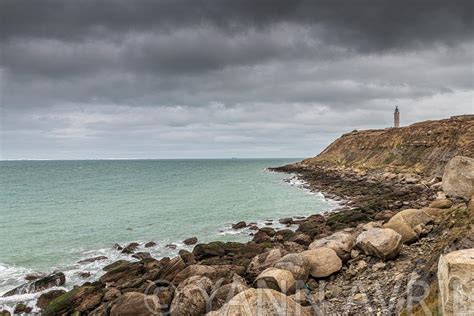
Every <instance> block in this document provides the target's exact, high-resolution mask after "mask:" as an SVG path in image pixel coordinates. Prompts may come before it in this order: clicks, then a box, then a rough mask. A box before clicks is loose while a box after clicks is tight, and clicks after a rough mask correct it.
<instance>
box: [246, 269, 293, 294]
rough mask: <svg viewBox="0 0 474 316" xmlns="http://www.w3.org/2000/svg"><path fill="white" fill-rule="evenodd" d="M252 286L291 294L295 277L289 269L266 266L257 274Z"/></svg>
mask: <svg viewBox="0 0 474 316" xmlns="http://www.w3.org/2000/svg"><path fill="white" fill-rule="evenodd" d="M253 286H254V287H257V288H265V289H272V290H275V291H279V292H282V293H285V294H293V293H294V292H295V279H294V278H293V274H292V273H291V272H290V271H287V270H282V269H277V268H268V269H266V270H265V271H263V272H262V273H260V274H259V275H258V276H257V278H256V279H255V281H254V283H253Z"/></svg>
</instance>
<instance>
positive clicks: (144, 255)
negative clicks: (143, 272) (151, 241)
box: [132, 252, 151, 260]
mask: <svg viewBox="0 0 474 316" xmlns="http://www.w3.org/2000/svg"><path fill="white" fill-rule="evenodd" d="M132 258H135V259H138V260H143V259H148V258H151V255H150V253H149V252H137V253H135V254H133V255H132Z"/></svg>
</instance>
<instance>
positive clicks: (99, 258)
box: [77, 256, 108, 264]
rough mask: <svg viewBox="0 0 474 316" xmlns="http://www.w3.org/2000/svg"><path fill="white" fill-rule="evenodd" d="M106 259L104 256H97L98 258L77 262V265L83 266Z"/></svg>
mask: <svg viewBox="0 0 474 316" xmlns="http://www.w3.org/2000/svg"><path fill="white" fill-rule="evenodd" d="M107 259H108V258H107V257H106V256H98V257H93V258H88V259H84V260H81V261H78V262H77V263H79V264H84V263H91V262H95V261H99V260H107Z"/></svg>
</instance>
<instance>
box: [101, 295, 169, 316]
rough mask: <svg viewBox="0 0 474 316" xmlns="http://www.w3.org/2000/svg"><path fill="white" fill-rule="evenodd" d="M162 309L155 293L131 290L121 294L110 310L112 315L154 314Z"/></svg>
mask: <svg viewBox="0 0 474 316" xmlns="http://www.w3.org/2000/svg"><path fill="white" fill-rule="evenodd" d="M159 311H160V302H159V300H158V297H157V296H155V295H145V294H143V293H138V292H129V293H125V294H123V295H122V296H120V297H119V298H118V299H117V301H116V302H115V303H114V304H113V306H112V308H111V310H110V316H123V315H153V313H158V312H159Z"/></svg>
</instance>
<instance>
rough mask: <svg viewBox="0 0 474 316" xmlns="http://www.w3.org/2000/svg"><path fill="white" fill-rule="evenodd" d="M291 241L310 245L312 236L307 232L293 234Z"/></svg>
mask: <svg viewBox="0 0 474 316" xmlns="http://www.w3.org/2000/svg"><path fill="white" fill-rule="evenodd" d="M290 241H292V242H295V243H297V244H300V245H303V246H308V245H309V244H310V243H311V237H309V236H308V235H306V234H302V233H299V234H296V235H295V236H293V237H292V238H291V239H290Z"/></svg>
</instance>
